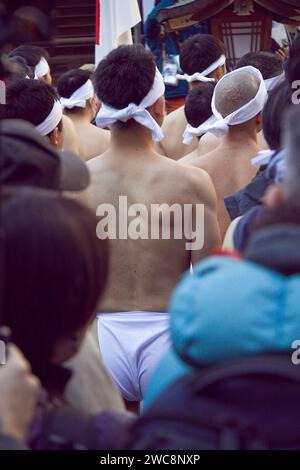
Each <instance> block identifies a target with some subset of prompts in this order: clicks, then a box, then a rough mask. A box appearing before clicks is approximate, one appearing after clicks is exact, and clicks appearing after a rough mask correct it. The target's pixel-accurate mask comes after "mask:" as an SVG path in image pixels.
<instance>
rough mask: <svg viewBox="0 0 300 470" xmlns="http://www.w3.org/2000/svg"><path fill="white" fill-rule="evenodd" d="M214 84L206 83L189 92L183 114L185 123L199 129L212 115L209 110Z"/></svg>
mask: <svg viewBox="0 0 300 470" xmlns="http://www.w3.org/2000/svg"><path fill="white" fill-rule="evenodd" d="M214 89H215V84H214V83H206V84H205V85H204V86H201V87H199V88H195V89H194V90H192V91H190V93H189V94H188V95H187V97H186V100H185V107H184V113H185V117H186V120H187V122H188V123H189V124H190V125H191V126H192V127H199V126H200V125H201V124H202V123H203V122H205V121H207V119H209V118H210V117H211V115H212V114H213V112H212V109H211V102H212V97H213V94H214Z"/></svg>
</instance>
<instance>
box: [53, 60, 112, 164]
mask: <svg viewBox="0 0 300 470" xmlns="http://www.w3.org/2000/svg"><path fill="white" fill-rule="evenodd" d="M90 77H91V73H90V72H88V71H86V70H79V69H78V70H77V69H76V70H70V71H68V72H66V73H64V74H63V75H62V76H61V77H60V78H59V80H58V83H57V89H58V93H59V94H60V96H61V100H60V101H61V104H62V106H63V108H64V113H65V114H66V116H68V117H69V118H70V119H71V120H72V122H73V124H74V126H75V129H76V132H77V136H78V145H79V156H80V157H81V158H82V159H83V160H85V161H87V160H90V159H91V158H94V157H96V156H98V155H101V154H102V153H104V152H105V151H106V150H107V149H108V146H109V142H110V133H109V131H106V130H104V129H98V128H97V127H96V126H94V125H93V124H91V121H92V120H93V119H94V117H95V114H96V111H97V102H96V99H95V93H94V87H93V84H92V82H91V80H90Z"/></svg>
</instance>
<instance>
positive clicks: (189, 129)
mask: <svg viewBox="0 0 300 470" xmlns="http://www.w3.org/2000/svg"><path fill="white" fill-rule="evenodd" d="M216 121H217V118H216V116H214V115H212V116H210V117H209V118H208V119H207V120H206V121H204V122H203V123H202V124H200V126H198V127H193V126H191V125H190V124H188V125H187V126H186V128H185V131H184V134H183V141H182V142H183V143H184V144H185V145H189V144H190V143H191V142H192V140H193V138H194V137H201V136H202V135H204V134H206V133H207V131H208V130H209V129H210V128H211V126H213V125H214V123H215V122H216Z"/></svg>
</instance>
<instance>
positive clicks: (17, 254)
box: [0, 33, 300, 450]
mask: <svg viewBox="0 0 300 470" xmlns="http://www.w3.org/2000/svg"><path fill="white" fill-rule="evenodd" d="M49 59H50V58H49V56H48V54H47V52H46V51H45V50H44V49H42V48H40V47H37V46H29V45H21V46H19V47H17V48H15V49H14V50H12V51H11V52H10V53H9V54H8V56H7V57H6V58H4V59H3V60H4V62H5V64H6V67H7V70H9V74H8V75H7V76H6V78H5V85H6V102H5V104H1V105H0V170H1V171H0V185H1V206H0V250H1V263H2V264H3V266H2V267H1V270H2V268H3V274H4V275H3V276H2V277H3V279H2V277H1V279H2V283H3V286H1V291H2V297H1V324H3V325H5V326H7V327H8V328H9V329H10V331H11V336H10V338H9V344H8V346H7V364H6V365H4V366H1V368H0V397H1V400H0V424H1V426H0V433H1V434H0V448H3V449H8V448H11V449H142V450H145V449H170V448H172V449H197V448H198V449H211V448H215V449H217V448H229V449H233V448H241V446H242V448H299V445H300V442H299V439H298V440H297V439H296V437H295V436H296V434H297V432H296V430H297V422H298V420H299V418H300V416H299V412H298V411H297V409H296V408H297V407H296V405H295V404H296V403H297V401H296V400H297V395H298V393H299V378H297V374H296V373H295V371H294V369H293V368H294V367H296V366H295V365H293V364H292V361H291V355H292V352H291V351H292V348H293V346H292V345H293V343H294V342H295V341H296V340H300V314H299V311H298V305H299V304H298V301H299V279H300V278H299V274H300V260H298V256H299V245H298V243H300V203H299V201H300V199H298V197H299V188H300V107H299V106H298V105H299V103H300V94H299V91H298V90H297V84H298V85H299V83H300V81H299V80H300V37H298V38H296V40H295V42H294V43H293V44H292V46H291V49H290V51H289V56H287V57H279V56H277V55H276V54H273V53H270V52H255V53H248V54H246V55H245V56H244V57H242V58H241V59H240V60H239V61H238V63H237V64H236V67H235V68H234V70H228V69H227V65H228V63H227V61H226V49H225V46H224V45H223V44H222V42H221V41H220V40H219V39H218V38H216V37H214V36H212V35H210V34H207V33H198V34H194V35H192V36H191V37H189V38H188V39H187V40H186V41H185V42H184V43H183V45H182V47H181V49H180V64H181V69H182V72H183V74H182V75H181V76H180V77H178V79H179V80H182V81H184V82H185V83H186V86H187V87H188V88H189V93H188V95H187V97H186V99H185V103H184V105H183V106H181V107H179V108H178V109H177V110H176V111H173V112H171V113H169V114H168V115H167V116H166V108H165V84H164V79H163V76H162V74H161V73H160V72H159V70H158V69H157V68H156V63H155V60H154V56H153V55H152V53H151V52H150V51H149V50H147V49H146V48H144V46H142V45H139V44H136V45H130V46H120V47H118V48H116V49H114V50H112V51H111V52H110V53H109V54H108V55H107V56H106V57H105V58H104V59H103V60H102V61H101V62H100V63H99V65H98V66H97V67H96V68H95V69H94V70H92V69H91V67H87V66H83V67H82V68H81V69H74V70H67V71H65V73H63V74H62V75H61V76H60V77H59V79H58V80H57V83H53V80H52V76H51V69H50V65H49V62H50V60H49ZM295 84H296V85H295ZM125 200H126V205H124V201H125ZM185 209H190V210H187V215H186V212H185ZM149 214H150V215H151V216H150V218H149V217H148V215H149ZM178 214H181V215H182V214H184V217H183V218H182V219H178V217H177V215H178ZM178 234H179V235H178ZM199 239H201V240H200V243H193V242H195V241H199ZM247 361H249V362H247ZM245 371H246V372H248V375H247V374H246V373H245ZM251 374H252V376H251ZM278 388H279V391H278ZM293 405H295V407H293ZM275 409H276V416H275V415H274V414H273V410H275ZM279 410H280V411H279ZM271 417H272V419H271ZM245 421H246V422H247V423H248V424H249V423H250V424H251V426H252V427H253V426H254V427H255V429H256V432H257V433H258V434H257V435H256V434H255V436H256V440H255V439H254V437H253V436H252V434H251V439H250V437H249V433H246V431H245V430H242V431H241V426H236V427H235V426H233V425H232V423H233V422H238V423H244V422H245ZM230 423H231V424H230ZM286 423H289V426H290V433H289V436H290V437H289V438H288V437H287V436H286V435H284V432H283V430H284V429H285V427H286V426H287V424H286ZM233 428H234V433H231V434H230V432H231V431H232V430H233ZM237 429H238V431H237ZM247 429H248V428H247ZM229 431H230V432H229ZM293 432H294V434H293ZM280 433H282V435H281V434H280ZM229 434H230V436H229ZM246 434H247V438H246V437H245V436H246ZM298 434H299V433H298ZM241 435H242V437H241ZM226 436H227V437H226ZM228 436H229V437H228ZM219 437H220V439H219ZM236 437H238V439H236ZM237 440H238V442H237ZM243 446H244V447H243Z"/></svg>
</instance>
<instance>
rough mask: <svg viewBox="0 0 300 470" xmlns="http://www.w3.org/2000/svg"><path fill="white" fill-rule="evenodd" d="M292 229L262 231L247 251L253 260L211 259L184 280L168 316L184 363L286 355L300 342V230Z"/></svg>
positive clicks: (297, 228)
mask: <svg viewBox="0 0 300 470" xmlns="http://www.w3.org/2000/svg"><path fill="white" fill-rule="evenodd" d="M292 228H293V230H292V231H291V230H290V229H291V226H285V227H284V226H281V225H280V226H273V227H268V228H267V229H263V230H261V231H259V232H257V235H255V236H254V237H253V238H252V240H251V242H250V244H249V246H248V249H247V256H248V257H249V258H251V259H248V260H236V259H233V258H226V257H212V258H209V259H208V260H206V261H204V262H202V263H200V264H198V265H197V266H196V267H195V269H194V274H193V275H190V274H187V275H186V276H185V277H184V278H183V279H182V281H181V282H180V283H179V285H178V286H177V288H176V289H175V291H174V293H173V296H172V298H171V302H170V306H169V312H170V318H171V334H172V340H173V345H174V348H175V350H176V351H177V353H178V354H179V356H180V357H181V358H182V359H183V360H184V361H185V362H187V363H189V364H192V365H194V366H201V365H204V364H207V363H212V362H216V361H222V360H227V359H234V358H238V357H242V356H246V355H250V354H256V353H263V352H268V351H284V350H288V349H290V348H291V346H292V343H293V341H295V340H297V339H300V250H299V246H300V228H299V226H298V227H297V226H292ZM279 242H280V245H279ZM297 263H298V267H299V268H297V269H296V266H297ZM264 265H266V266H268V267H265V266H264ZM269 268H272V269H269ZM297 270H298V272H297ZM290 272H292V273H293V274H290ZM283 273H284V274H283ZM286 273H288V274H290V275H288V276H287V275H286Z"/></svg>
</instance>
